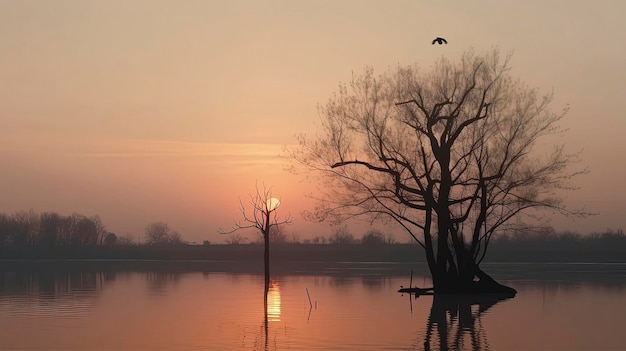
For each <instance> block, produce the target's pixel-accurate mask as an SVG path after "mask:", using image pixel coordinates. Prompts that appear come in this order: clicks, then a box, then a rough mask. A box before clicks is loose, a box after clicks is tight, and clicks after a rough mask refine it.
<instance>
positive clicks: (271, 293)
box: [266, 281, 280, 322]
mask: <svg viewBox="0 0 626 351" xmlns="http://www.w3.org/2000/svg"><path fill="white" fill-rule="evenodd" d="M266 311H267V319H268V321H270V322H280V286H279V285H278V282H276V281H272V282H271V283H270V286H269V288H268V291H267V310H266Z"/></svg>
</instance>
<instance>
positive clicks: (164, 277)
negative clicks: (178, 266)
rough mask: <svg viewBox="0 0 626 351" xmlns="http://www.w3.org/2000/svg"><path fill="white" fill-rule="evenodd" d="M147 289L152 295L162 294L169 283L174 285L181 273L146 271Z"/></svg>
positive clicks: (166, 289)
mask: <svg viewBox="0 0 626 351" xmlns="http://www.w3.org/2000/svg"><path fill="white" fill-rule="evenodd" d="M145 275H146V281H147V282H148V291H149V293H150V295H153V296H164V295H166V294H167V293H168V289H169V288H170V286H171V285H176V283H177V282H178V279H179V278H180V276H181V273H177V272H146V273H145Z"/></svg>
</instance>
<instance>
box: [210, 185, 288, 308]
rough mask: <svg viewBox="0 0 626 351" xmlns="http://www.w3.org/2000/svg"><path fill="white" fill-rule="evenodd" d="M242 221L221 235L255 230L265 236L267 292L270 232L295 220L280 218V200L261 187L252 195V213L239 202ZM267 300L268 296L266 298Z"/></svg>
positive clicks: (269, 189)
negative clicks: (243, 230)
mask: <svg viewBox="0 0 626 351" xmlns="http://www.w3.org/2000/svg"><path fill="white" fill-rule="evenodd" d="M239 204H240V210H241V215H242V218H243V219H242V220H240V221H235V225H234V227H233V229H231V230H228V231H224V230H222V229H220V230H219V231H218V232H219V233H220V234H230V233H233V232H236V231H238V230H241V229H247V228H255V229H258V230H259V231H260V232H261V234H262V235H263V239H264V242H265V250H264V255H263V258H264V259H263V261H264V263H265V292H266V295H267V290H268V289H269V286H270V232H271V231H272V228H273V227H278V226H280V225H283V224H292V223H293V219H292V217H291V215H290V214H288V215H287V217H286V218H284V219H281V218H279V217H278V214H277V212H276V210H277V209H278V206H279V205H280V201H278V199H276V198H273V197H272V189H271V188H265V187H263V190H262V191H261V190H259V186H258V185H257V187H256V194H254V195H250V203H249V204H250V207H251V208H252V210H251V213H248V211H246V207H245V205H244V204H243V202H242V201H241V199H240V200H239ZM266 298H267V296H266Z"/></svg>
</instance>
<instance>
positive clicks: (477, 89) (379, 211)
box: [291, 50, 579, 292]
mask: <svg viewBox="0 0 626 351" xmlns="http://www.w3.org/2000/svg"><path fill="white" fill-rule="evenodd" d="M509 58H510V56H506V57H504V58H502V57H501V55H500V53H499V52H498V51H497V50H493V51H491V52H489V53H487V54H484V55H478V54H476V53H475V52H473V51H467V52H466V53H464V54H463V55H462V56H461V58H460V59H459V60H458V61H456V62H453V61H450V60H448V59H447V58H445V57H443V58H441V59H439V60H438V61H437V62H436V63H435V64H434V66H433V67H432V69H431V70H430V71H422V70H421V69H420V68H419V67H418V66H416V65H413V66H401V65H399V66H398V67H397V68H394V69H389V70H387V71H386V72H384V73H382V74H380V75H376V74H375V73H374V70H373V69H372V68H367V69H365V71H364V72H363V73H361V74H353V78H352V80H351V82H350V83H349V84H342V85H340V86H339V90H338V92H336V93H335V94H334V95H333V96H332V97H331V98H330V99H329V101H328V102H327V103H326V104H325V105H324V106H322V107H321V108H320V115H321V120H322V130H323V132H322V133H321V134H320V135H317V136H315V137H313V138H310V137H308V136H306V135H301V136H300V137H299V147H298V148H297V149H295V150H292V152H291V156H292V158H293V159H294V160H295V161H297V162H298V163H299V164H300V165H303V166H304V167H305V168H306V169H307V170H313V171H317V172H318V174H320V175H321V176H322V179H323V181H324V182H325V183H324V186H323V189H324V190H322V192H323V195H322V196H320V197H319V200H320V201H319V205H318V207H317V208H316V210H315V212H314V213H313V214H312V216H311V218H315V219H318V220H327V219H330V218H332V219H338V220H343V219H347V218H351V217H354V216H363V215H367V216H370V217H371V218H372V219H378V218H381V219H391V220H393V221H395V222H396V223H398V224H399V225H400V226H402V227H403V228H404V229H405V230H406V231H407V232H408V233H409V234H410V235H411V236H412V237H413V238H414V239H415V240H416V241H417V242H418V243H419V244H420V245H421V246H422V247H423V248H424V249H425V252H426V257H427V260H428V263H429V267H430V270H431V273H432V275H433V282H434V285H435V290H436V291H440V292H441V291H467V290H468V289H469V290H471V289H474V288H475V284H474V283H473V281H474V278H475V277H478V278H479V281H482V283H489V284H492V283H495V282H494V281H493V280H492V279H491V278H490V277H489V276H488V275H486V273H484V272H483V271H482V270H480V268H478V264H479V263H480V262H481V261H482V259H483V258H484V257H485V253H486V252H487V248H488V246H489V242H490V239H491V238H492V236H493V235H494V233H496V232H497V231H498V230H501V229H503V228H504V227H505V226H506V225H508V224H511V223H513V221H512V220H513V219H515V218H520V216H521V215H524V214H532V213H533V212H531V210H533V209H546V208H547V209H551V210H553V211H557V212H561V213H565V214H579V212H576V211H571V210H568V209H566V208H565V207H564V206H563V203H562V201H561V199H560V198H559V196H558V190H559V189H567V188H572V185H571V183H570V180H571V178H572V177H573V176H575V175H576V174H578V172H573V171H570V170H569V168H568V166H569V165H570V164H571V163H572V162H575V161H576V160H577V159H578V155H577V154H569V153H567V152H565V149H564V147H563V145H555V146H553V147H552V148H550V149H548V148H545V147H544V148H541V149H539V148H536V146H537V142H538V140H539V139H540V138H542V137H545V136H548V135H553V134H558V133H561V132H562V130H561V129H560V128H559V126H558V122H559V121H560V120H561V119H562V118H563V117H564V116H565V115H566V113H567V110H568V109H567V107H566V108H564V109H563V110H562V111H560V112H558V113H555V112H553V111H551V110H550V109H549V104H550V102H551V100H552V94H547V95H541V94H540V93H539V91H538V90H537V89H531V88H529V87H527V86H526V85H525V84H524V83H523V82H521V81H520V80H518V79H514V78H513V77H512V76H511V75H510V72H509V70H510V68H509ZM481 286H483V285H481Z"/></svg>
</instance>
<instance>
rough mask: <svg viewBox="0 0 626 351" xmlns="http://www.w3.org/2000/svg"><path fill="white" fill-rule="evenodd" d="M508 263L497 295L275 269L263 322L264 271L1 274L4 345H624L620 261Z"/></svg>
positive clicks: (0, 337) (417, 280) (0, 345)
mask: <svg viewBox="0 0 626 351" xmlns="http://www.w3.org/2000/svg"><path fill="white" fill-rule="evenodd" d="M516 267H517V268H516V269H509V270H508V271H502V272H501V273H499V274H500V275H499V276H500V279H501V280H502V281H503V282H505V283H507V284H508V285H510V286H513V287H515V288H516V289H517V290H518V291H519V293H518V296H517V297H515V298H514V299H509V300H505V301H497V300H494V299H491V300H489V299H481V300H477V299H474V300H468V299H445V298H443V299H440V298H439V297H437V298H433V297H432V296H422V297H420V298H418V299H411V298H410V297H409V296H407V295H401V294H399V293H397V292H396V291H397V289H398V288H399V287H400V285H405V286H406V285H408V280H409V277H408V274H407V275H406V276H402V277H401V276H391V277H389V276H384V275H380V274H372V273H371V272H370V271H369V270H367V269H354V270H348V271H347V272H345V271H344V272H342V273H338V272H335V273H323V272H322V273H320V274H319V275H310V274H309V275H303V274H283V275H278V276H276V277H275V279H273V283H272V287H271V289H270V291H269V296H268V302H267V310H266V311H267V323H266V322H265V321H266V314H265V313H264V304H263V277H262V276H260V275H251V274H232V273H200V272H177V273H166V272H162V271H156V272H123V271H122V272H119V271H118V272H93V271H92V272H84V271H76V270H73V271H69V270H52V269H47V270H34V271H33V270H21V271H10V270H9V271H6V270H5V271H4V272H0V350H428V349H429V348H430V350H440V349H445V348H446V347H447V348H448V349H459V350H626V338H625V335H626V334H625V332H624V327H626V299H625V296H624V295H625V292H626V290H625V289H624V288H625V287H626V284H625V283H626V266H624V265H592V266H590V265H556V266H554V265H553V266H549V267H547V268H545V267H543V268H541V267H539V268H541V269H543V270H545V271H546V272H547V273H545V274H544V273H541V274H539V273H537V272H538V268H537V267H532V269H530V268H528V267H526V268H525V266H523V265H520V266H516ZM495 268H497V267H495ZM509 268H510V267H509ZM544 268H545V269H544ZM496 270H497V269H496ZM533 272H534V273H533ZM542 272H543V271H542ZM550 272H552V273H550ZM557 272H563V274H562V275H561V276H563V277H566V279H562V280H560V281H554V280H553V279H554V275H555V274H556V273H557ZM503 277H504V279H503ZM546 277H547V278H549V279H550V280H546ZM413 281H414V284H418V285H421V286H423V285H428V284H429V282H428V280H427V279H426V278H424V277H422V276H420V275H419V274H417V273H416V274H415V276H414V278H413ZM307 290H308V293H309V295H307ZM309 296H310V300H309Z"/></svg>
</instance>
